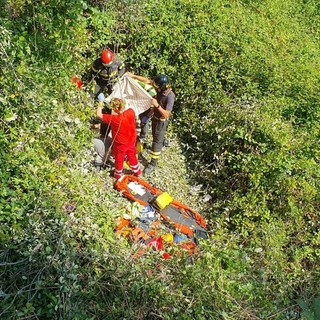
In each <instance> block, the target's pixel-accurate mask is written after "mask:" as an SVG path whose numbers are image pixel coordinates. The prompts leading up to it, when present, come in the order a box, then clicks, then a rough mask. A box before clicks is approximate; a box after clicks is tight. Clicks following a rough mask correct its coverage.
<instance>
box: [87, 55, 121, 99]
mask: <svg viewBox="0 0 320 320" xmlns="http://www.w3.org/2000/svg"><path fill="white" fill-rule="evenodd" d="M125 71H126V70H125V66H124V63H123V62H122V61H121V60H120V58H119V57H118V56H116V55H115V54H114V52H112V51H111V50H109V49H104V50H103V51H102V53H101V56H100V57H99V58H97V59H96V60H95V61H94V62H93V64H92V67H91V75H92V77H93V78H94V80H95V82H96V85H95V89H94V97H95V98H97V97H98V95H99V94H100V93H103V94H106V95H110V94H111V92H112V89H113V86H114V84H115V83H116V82H117V81H118V80H119V79H120V78H121V77H122V75H124V73H125Z"/></svg>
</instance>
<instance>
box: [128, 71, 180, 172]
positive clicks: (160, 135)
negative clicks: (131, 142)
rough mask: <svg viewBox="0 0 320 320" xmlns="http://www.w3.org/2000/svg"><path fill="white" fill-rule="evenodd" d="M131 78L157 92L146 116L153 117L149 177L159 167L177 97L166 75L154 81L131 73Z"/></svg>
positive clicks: (158, 76) (147, 170) (160, 75)
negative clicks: (158, 163) (148, 85)
mask: <svg viewBox="0 0 320 320" xmlns="http://www.w3.org/2000/svg"><path fill="white" fill-rule="evenodd" d="M129 76H131V77H132V78H133V79H136V80H138V81H141V82H144V83H147V84H151V85H152V86H153V87H154V88H155V89H156V91H157V95H156V96H155V98H152V99H151V105H152V108H151V109H150V111H149V113H148V114H147V115H146V116H147V117H148V118H151V117H152V146H151V152H150V156H151V161H150V162H149V163H148V165H147V166H146V167H145V169H144V171H143V173H144V174H145V175H148V174H150V173H151V172H153V171H154V169H155V168H156V166H157V162H158V160H159V157H160V154H161V150H162V147H163V146H164V141H165V133H166V129H167V127H168V122H169V117H170V115H171V112H172V109H173V105H174V102H175V98H176V96H175V93H174V92H173V91H172V89H171V86H170V84H169V79H168V77H167V76H166V75H165V74H159V75H157V76H156V77H155V78H154V79H153V80H151V79H148V78H145V77H142V76H137V75H135V74H133V73H129Z"/></svg>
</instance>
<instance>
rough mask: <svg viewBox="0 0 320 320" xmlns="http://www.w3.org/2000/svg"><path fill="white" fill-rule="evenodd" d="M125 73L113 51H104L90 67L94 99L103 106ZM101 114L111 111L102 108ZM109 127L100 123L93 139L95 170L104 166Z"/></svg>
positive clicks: (121, 63)
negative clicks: (96, 155) (96, 136)
mask: <svg viewBox="0 0 320 320" xmlns="http://www.w3.org/2000/svg"><path fill="white" fill-rule="evenodd" d="M124 73H125V65H124V63H123V62H122V61H121V60H120V58H119V57H118V56H116V55H115V54H114V52H113V51H111V50H109V49H104V50H103V51H102V52H101V56H100V57H99V58H97V59H96V60H95V61H94V62H93V64H92V67H91V76H92V77H93V79H94V80H95V82H96V84H95V87H94V93H93V94H94V99H95V100H96V101H97V100H98V104H99V105H101V106H103V105H104V99H105V95H106V96H108V95H110V94H111V92H112V89H113V86H114V84H115V83H116V82H117V81H118V80H119V79H120V78H121V76H122V75H123V74H124ZM103 113H107V114H111V109H109V108H103ZM109 133H110V126H109V125H107V124H105V123H103V122H102V123H100V137H98V138H95V139H94V148H95V150H96V152H97V153H98V157H97V158H96V160H95V162H94V165H95V167H96V168H100V167H103V166H104V163H105V160H106V158H107V157H108V155H105V154H102V153H103V152H104V150H105V151H106V150H108V145H109V139H108V136H109Z"/></svg>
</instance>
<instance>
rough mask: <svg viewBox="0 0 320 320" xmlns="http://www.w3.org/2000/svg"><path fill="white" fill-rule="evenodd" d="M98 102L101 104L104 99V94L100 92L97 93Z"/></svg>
mask: <svg viewBox="0 0 320 320" xmlns="http://www.w3.org/2000/svg"><path fill="white" fill-rule="evenodd" d="M97 98H98V100H99V101H101V102H103V101H104V99H105V97H104V94H103V93H102V92H101V93H99V95H98V97H97Z"/></svg>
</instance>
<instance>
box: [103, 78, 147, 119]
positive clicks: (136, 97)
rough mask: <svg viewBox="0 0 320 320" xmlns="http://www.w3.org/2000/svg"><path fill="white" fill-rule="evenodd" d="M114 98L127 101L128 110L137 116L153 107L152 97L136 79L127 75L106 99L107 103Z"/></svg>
mask: <svg viewBox="0 0 320 320" xmlns="http://www.w3.org/2000/svg"><path fill="white" fill-rule="evenodd" d="M113 98H121V99H124V100H125V101H126V109H128V108H131V109H133V110H134V111H135V113H136V115H139V114H140V113H142V112H144V111H146V110H148V109H149V108H150V106H151V103H150V102H151V98H152V97H151V96H150V94H149V93H148V92H147V91H146V90H145V89H143V88H142V87H141V86H140V85H139V84H138V83H137V82H136V81H135V80H134V79H132V78H131V77H129V76H127V75H126V73H125V74H124V75H123V77H122V78H121V79H120V80H119V81H118V82H117V83H116V84H115V85H114V87H113V91H112V93H111V94H110V95H109V96H108V97H107V98H106V99H105V101H106V102H107V103H110V101H111V100H112V99H113Z"/></svg>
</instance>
